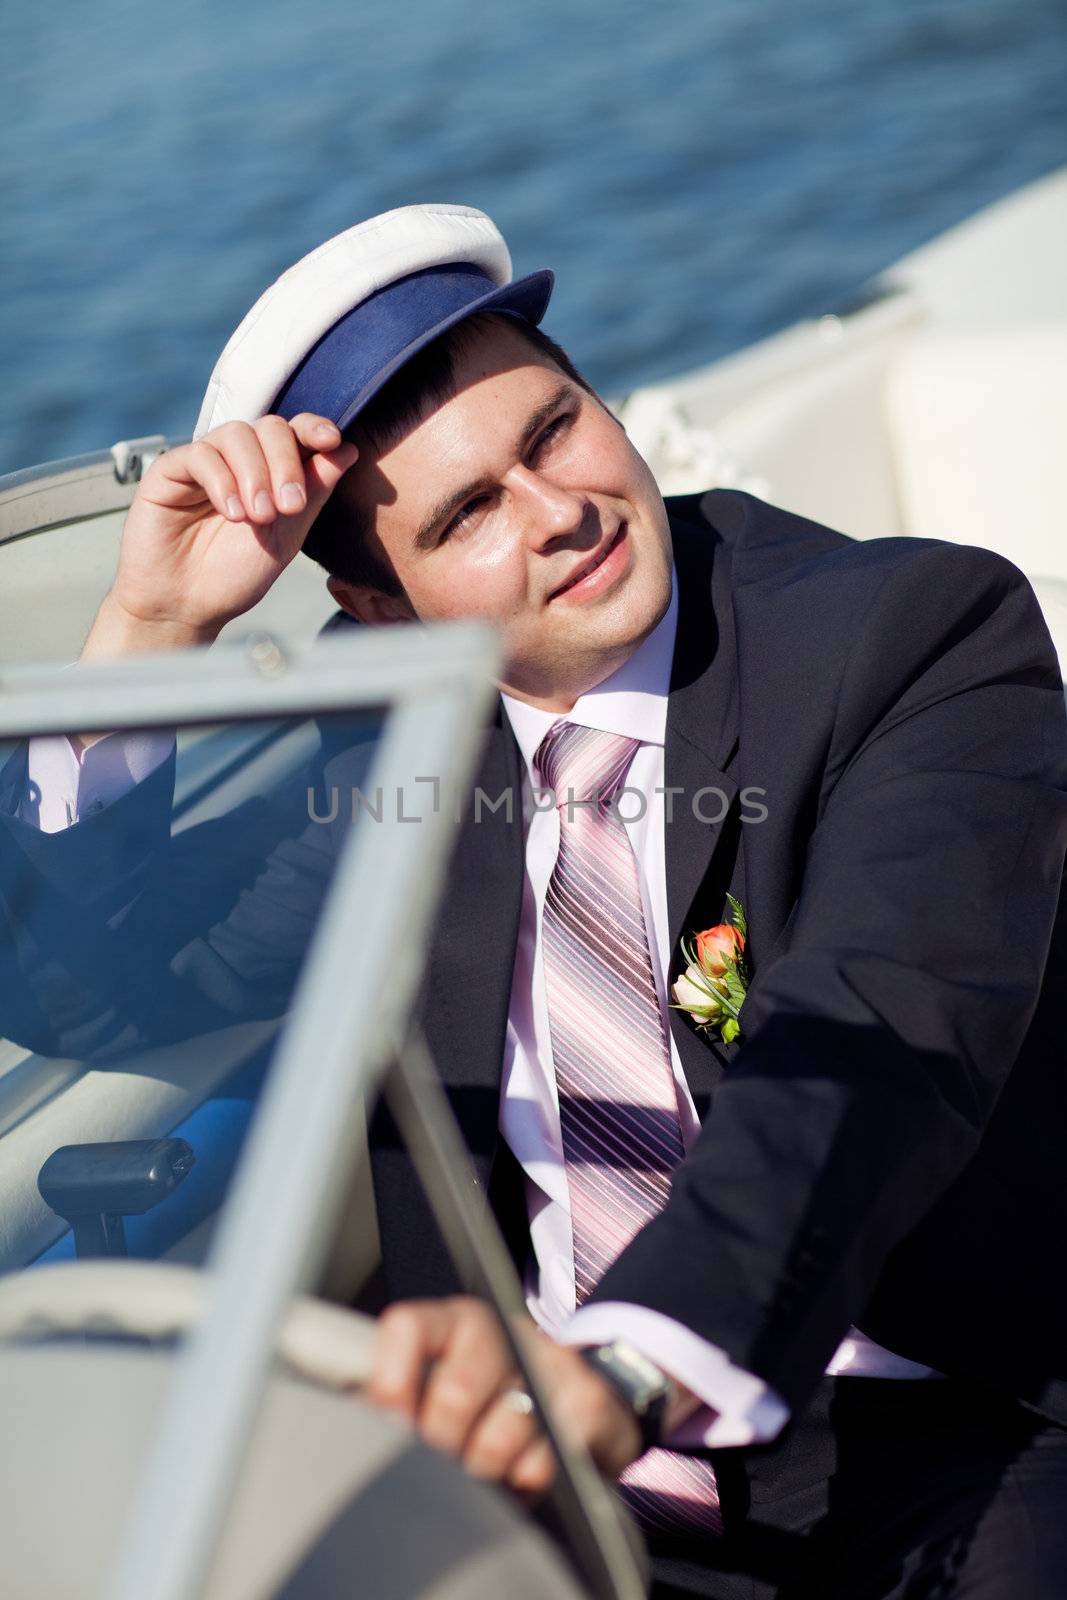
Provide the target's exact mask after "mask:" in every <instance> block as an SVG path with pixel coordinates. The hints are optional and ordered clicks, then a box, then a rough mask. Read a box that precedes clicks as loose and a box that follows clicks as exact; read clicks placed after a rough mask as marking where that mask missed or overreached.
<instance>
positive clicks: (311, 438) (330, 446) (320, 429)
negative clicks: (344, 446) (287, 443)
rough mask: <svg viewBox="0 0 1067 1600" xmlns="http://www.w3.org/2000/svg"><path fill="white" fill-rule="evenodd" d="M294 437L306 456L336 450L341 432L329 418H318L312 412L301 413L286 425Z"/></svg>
mask: <svg viewBox="0 0 1067 1600" xmlns="http://www.w3.org/2000/svg"><path fill="white" fill-rule="evenodd" d="M287 426H288V427H290V428H291V429H292V431H293V433H294V434H295V436H296V440H297V443H298V444H299V445H300V447H301V449H302V450H303V451H304V452H305V453H306V454H307V455H316V454H318V453H319V452H327V453H328V452H329V451H331V450H336V449H337V446H338V445H339V444H340V443H341V430H340V428H338V426H337V424H336V423H335V422H331V421H330V419H329V417H320V416H318V415H317V414H316V413H315V412H314V411H301V412H300V413H299V415H297V416H295V417H293V418H292V419H291V421H290V422H289V423H288V424H287Z"/></svg>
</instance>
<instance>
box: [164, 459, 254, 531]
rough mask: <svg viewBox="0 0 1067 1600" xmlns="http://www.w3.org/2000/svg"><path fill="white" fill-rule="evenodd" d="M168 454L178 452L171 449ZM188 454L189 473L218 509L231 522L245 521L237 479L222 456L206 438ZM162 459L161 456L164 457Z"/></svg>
mask: <svg viewBox="0 0 1067 1600" xmlns="http://www.w3.org/2000/svg"><path fill="white" fill-rule="evenodd" d="M167 454H174V455H176V454H177V451H168V452H167ZM186 454H187V471H188V476H189V478H190V479H191V480H192V482H193V483H195V484H198V485H199V487H200V488H201V489H203V491H204V493H205V494H206V495H207V498H208V499H209V500H210V501H211V504H212V505H213V506H214V508H215V510H216V511H217V512H218V513H219V515H220V516H222V517H228V518H229V520H230V521H231V522H240V521H243V520H244V507H243V506H242V504H241V497H240V494H239V493H238V489H237V479H236V478H235V477H234V475H233V473H232V472H231V471H230V469H229V467H228V466H227V464H226V462H225V461H224V460H223V458H222V456H221V455H220V454H219V452H218V451H217V450H216V449H215V447H214V445H212V444H209V442H208V441H207V439H198V440H196V442H195V443H193V444H191V445H189V447H188V450H187V452H186ZM161 459H162V458H161Z"/></svg>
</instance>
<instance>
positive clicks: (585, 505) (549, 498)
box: [511, 466, 593, 547]
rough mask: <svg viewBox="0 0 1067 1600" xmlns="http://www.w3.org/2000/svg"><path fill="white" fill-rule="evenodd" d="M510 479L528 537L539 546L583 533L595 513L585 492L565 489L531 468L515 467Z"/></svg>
mask: <svg viewBox="0 0 1067 1600" xmlns="http://www.w3.org/2000/svg"><path fill="white" fill-rule="evenodd" d="M511 479H512V482H511V491H512V494H513V495H514V496H515V498H516V500H517V501H518V503H519V505H520V508H521V510H522V513H523V515H524V518H525V521H526V527H527V533H528V537H529V539H530V541H531V542H532V543H534V544H536V545H537V546H538V547H540V546H541V545H547V544H550V543H551V542H552V541H553V540H554V539H559V538H566V537H568V536H573V535H574V534H575V533H578V532H580V531H581V529H582V527H583V526H584V524H585V522H586V520H587V519H588V518H589V517H590V516H591V514H592V510H593V507H592V504H591V502H590V500H589V497H588V495H586V494H585V493H584V492H583V491H581V490H575V489H567V488H564V487H563V485H561V484H559V483H555V482H553V480H552V479H551V478H548V477H545V476H544V474H543V473H540V472H535V471H534V470H533V469H532V468H531V467H524V466H517V467H515V468H513V470H512V473H511Z"/></svg>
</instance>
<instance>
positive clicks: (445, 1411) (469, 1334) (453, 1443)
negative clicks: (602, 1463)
mask: <svg viewBox="0 0 1067 1600" xmlns="http://www.w3.org/2000/svg"><path fill="white" fill-rule="evenodd" d="M453 1304H454V1305H455V1306H456V1307H457V1312H456V1316H455V1321H454V1323H453V1326H452V1329H451V1332H450V1333H449V1336H448V1339H447V1341H446V1343H445V1345H444V1348H443V1349H442V1350H441V1353H440V1355H439V1356H438V1358H437V1360H436V1362H435V1363H434V1366H433V1368H432V1370H431V1371H430V1374H429V1376H428V1378H427V1380H426V1387H425V1389H424V1391H423V1395H422V1402H421V1404H420V1406H419V1413H418V1426H419V1432H420V1433H421V1434H422V1436H423V1438H424V1439H425V1440H426V1442H427V1443H428V1444H432V1445H434V1446H435V1447H436V1448H437V1449H438V1450H445V1451H447V1452H448V1453H449V1454H450V1455H460V1454H463V1456H464V1459H466V1449H467V1445H468V1441H469V1439H470V1437H471V1435H472V1432H473V1431H475V1430H476V1429H477V1428H478V1427H479V1426H480V1425H481V1421H482V1420H483V1413H485V1412H486V1410H487V1407H490V1406H491V1405H492V1402H493V1400H494V1398H495V1397H496V1396H498V1395H499V1393H500V1391H501V1389H502V1388H503V1387H504V1386H505V1385H506V1384H507V1383H509V1382H510V1381H511V1380H512V1378H513V1377H514V1371H513V1367H512V1362H511V1354H510V1352H509V1351H508V1349H507V1346H506V1345H505V1343H504V1340H503V1337H502V1335H501V1332H500V1329H499V1328H498V1326H497V1323H496V1318H495V1317H494V1316H493V1314H492V1312H491V1311H489V1309H488V1308H487V1307H486V1306H485V1305H484V1304H482V1303H481V1302H480V1301H477V1300H472V1299H463V1300H459V1301H454V1302H453ZM495 1409H496V1408H495V1407H493V1410H495ZM514 1415H515V1414H514V1412H513V1413H512V1416H514ZM519 1420H520V1421H521V1420H522V1419H519ZM527 1431H528V1430H526V1429H523V1430H521V1437H522V1438H523V1440H524V1441H525V1437H526V1433H527Z"/></svg>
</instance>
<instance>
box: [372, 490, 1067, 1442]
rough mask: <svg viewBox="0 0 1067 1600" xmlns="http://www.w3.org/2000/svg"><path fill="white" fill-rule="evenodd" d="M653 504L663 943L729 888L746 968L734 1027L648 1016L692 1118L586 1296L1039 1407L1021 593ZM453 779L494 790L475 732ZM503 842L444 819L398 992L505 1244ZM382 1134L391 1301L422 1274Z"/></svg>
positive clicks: (714, 501) (1045, 1345)
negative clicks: (624, 1240)
mask: <svg viewBox="0 0 1067 1600" xmlns="http://www.w3.org/2000/svg"><path fill="white" fill-rule="evenodd" d="M668 506H669V509H670V513H671V522H672V528H673V531H674V537H675V552H676V561H677V566H678V573H679V591H680V615H679V625H678V643H677V647H676V653H675V662H674V672H673V681H672V688H671V695H670V702H669V710H668V717H667V734H666V748H665V768H666V776H665V782H666V784H667V785H668V786H676V787H677V788H678V789H680V790H681V791H682V792H681V794H679V795H677V796H676V797H675V800H674V806H673V820H672V821H671V822H670V823H669V824H668V825H667V838H666V872H667V898H668V908H669V918H670V931H671V942H672V948H674V949H675V950H677V949H678V941H679V938H680V936H681V935H682V934H683V933H685V932H686V931H690V930H693V929H697V928H702V927H706V926H708V925H709V924H711V923H714V922H717V921H719V920H721V917H722V915H723V912H724V910H725V893H726V891H727V889H731V890H732V892H733V893H734V894H736V895H737V896H739V898H740V899H741V900H742V902H743V904H744V907H745V910H746V912H747V916H748V925H749V955H750V959H751V962H752V966H753V970H754V978H753V982H752V986H751V989H750V992H749V995H748V998H747V1000H746V1003H745V1009H744V1013H743V1018H742V1027H743V1036H742V1039H741V1040H740V1041H739V1042H738V1043H736V1044H734V1045H732V1046H729V1047H726V1046H722V1045H718V1044H716V1043H714V1042H712V1041H711V1040H709V1039H707V1038H706V1037H705V1036H702V1035H699V1034H697V1032H696V1031H695V1029H694V1028H693V1026H692V1024H691V1023H690V1022H689V1020H688V1018H687V1017H686V1016H685V1015H684V1014H682V1013H680V1012H677V1011H675V1012H672V1026H673V1029H674V1034H675V1039H676V1041H677V1045H678V1049H679V1053H680V1056H681V1060H682V1065H683V1068H684V1071H685V1073H686V1077H687V1079H688V1082H689V1085H690V1088H691V1090H692V1092H693V1095H694V1098H695V1100H696V1104H697V1109H698V1112H699V1113H700V1114H701V1116H702V1118H704V1119H705V1120H704V1126H703V1128H702V1131H701V1134H700V1136H699V1139H698V1140H697V1143H696V1145H695V1147H694V1149H693V1150H692V1151H691V1153H690V1155H689V1157H688V1158H687V1160H686V1161H685V1162H684V1164H683V1165H682V1167H681V1168H679V1170H678V1174H677V1177H676V1179H675V1182H674V1185H673V1190H672V1195H671V1199H670V1201H669V1203H668V1205H667V1207H666V1209H665V1211H664V1212H663V1213H662V1215H661V1216H660V1217H659V1218H657V1219H656V1220H655V1221H654V1222H652V1223H651V1224H649V1226H647V1227H646V1228H645V1229H644V1230H643V1231H642V1233H641V1234H640V1235H639V1236H638V1238H637V1239H636V1240H635V1241H634V1242H633V1244H631V1246H630V1247H629V1248H628V1249H627V1250H626V1251H624V1252H623V1254H622V1256H621V1257H620V1258H619V1260H618V1261H617V1262H616V1263H615V1265H614V1266H613V1267H612V1268H611V1269H610V1270H609V1272H608V1274H607V1276H606V1277H605V1278H604V1280H603V1282H602V1283H601V1285H600V1286H599V1288H598V1289H597V1291H596V1294H595V1296H594V1298H605V1299H609V1300H626V1301H635V1302H637V1303H639V1304H644V1305H648V1306H651V1307H654V1308H655V1309H657V1310H660V1311H662V1312H664V1313H666V1314H667V1315H669V1316H672V1317H675V1318H677V1319H678V1320H679V1321H681V1322H683V1323H685V1324H687V1325H688V1326H689V1327H691V1328H693V1329H695V1330H696V1331H697V1332H698V1333H699V1334H701V1335H702V1336H703V1337H705V1338H707V1339H708V1340H710V1341H712V1342H713V1343H715V1344H717V1345H719V1346H720V1347H721V1348H723V1349H725V1350H726V1351H727V1352H728V1354H729V1355H730V1356H731V1358H732V1359H733V1360H734V1361H735V1362H736V1363H738V1364H739V1365H740V1366H742V1367H744V1368H746V1369H748V1370H750V1371H753V1372H755V1373H758V1374H759V1375H760V1376H761V1377H763V1378H765V1379H766V1380H767V1381H768V1382H769V1383H771V1384H772V1385H773V1386H774V1387H775V1388H776V1389H777V1390H778V1391H779V1392H780V1393H781V1394H782V1395H783V1397H784V1398H785V1399H786V1401H787V1403H789V1404H790V1405H791V1406H792V1407H794V1408H796V1407H799V1406H801V1405H802V1404H803V1403H804V1401H805V1399H806V1397H807V1396H808V1395H809V1394H810V1392H811V1391H812V1389H813V1388H814V1386H815V1384H816V1382H817V1381H818V1378H819V1375H820V1374H821V1373H822V1371H823V1370H824V1367H825V1365H826V1362H827V1361H828V1360H829V1358H830V1356H831V1355H832V1353H833V1351H834V1349H835V1347H836V1345H837V1343H838V1342H839V1340H840V1339H841V1338H842V1337H843V1335H844V1334H845V1332H846V1331H847V1328H848V1326H849V1325H850V1323H856V1324H857V1325H858V1326H860V1327H861V1328H862V1329H863V1330H864V1331H865V1332H867V1333H868V1334H869V1335H870V1336H871V1337H872V1338H874V1339H876V1340H878V1341H879V1342H880V1343H882V1344H885V1345H886V1346H888V1347H889V1348H890V1349H892V1350H894V1351H896V1352H897V1353H899V1354H901V1355H904V1356H908V1357H910V1358H912V1359H914V1360H916V1361H920V1362H924V1363H928V1364H930V1365H932V1366H934V1367H937V1368H939V1369H941V1370H942V1371H944V1372H946V1373H949V1374H959V1375H967V1376H971V1377H974V1378H976V1379H978V1380H979V1381H981V1382H982V1383H985V1384H988V1385H990V1386H992V1387H994V1388H999V1389H1002V1390H1006V1391H1008V1392H1010V1393H1013V1394H1016V1395H1018V1396H1020V1397H1022V1398H1024V1399H1026V1400H1027V1401H1029V1402H1030V1403H1032V1404H1033V1405H1035V1406H1036V1407H1038V1408H1040V1409H1042V1410H1043V1411H1045V1412H1047V1413H1048V1414H1049V1415H1051V1416H1054V1417H1056V1418H1058V1419H1059V1420H1061V1421H1063V1422H1067V1279H1065V1275H1064V1272H1063V1268H1062V1262H1061V1257H1062V1248H1061V1245H1062V1240H1063V1238H1064V1237H1065V1232H1067V1227H1065V1225H1067V1187H1065V1185H1064V1184H1063V1182H1062V1179H1061V1176H1060V1167H1061V1162H1062V1159H1063V1150H1064V1148H1065V1140H1067V981H1065V980H1067V912H1065V909H1064V904H1063V900H1062V883H1063V867H1064V855H1065V850H1067V724H1065V714H1064V700H1063V689H1062V685H1061V680H1060V675H1059V670H1058V666H1057V663H1056V658H1055V654H1054V651H1053V649H1052V645H1051V642H1050V640H1049V637H1048V632H1047V629H1046V627H1045V625H1044V623H1043V621H1042V619H1041V617H1040V614H1039V612H1038V608H1037V605H1036V602H1035V600H1034V597H1033V594H1032V591H1031V590H1030V587H1029V585H1028V584H1027V582H1026V580H1025V579H1024V578H1023V577H1022V575H1021V574H1020V573H1019V572H1018V571H1017V570H1016V569H1015V568H1014V567H1012V566H1011V565H1010V563H1008V562H1006V561H1004V560H1002V559H1001V558H999V557H997V556H995V555H991V554H989V553H987V552H984V551H980V550H976V549H971V548H963V547H959V546H953V545H946V544H943V543H939V542H934V541H930V540H919V539H910V538H907V539H905V538H901V539H886V540H875V541H870V542H864V543H857V542H854V541H852V540H849V539H846V538H845V537H843V536H842V535H840V534H837V533H834V532H832V531H830V530H829V529H826V528H822V527H819V526H817V525H815V524H812V523H810V522H806V521H804V520H802V519H800V518H798V517H795V516H792V515H790V514H788V513H785V512H782V511H778V510H775V509H773V508H772V507H770V506H767V505H764V504H762V503H761V502H759V501H757V500H754V499H753V498H751V497H750V496H747V495H744V494H739V493H734V492H727V491H715V492H712V493H710V494H708V495H705V496H689V497H686V498H684V499H677V500H673V501H669V502H668ZM479 781H480V783H481V785H482V786H483V788H484V789H485V791H486V792H487V793H488V794H490V795H495V794H499V793H500V792H501V791H503V790H504V789H505V788H506V787H507V786H508V785H515V786H517V785H518V784H519V781H520V758H519V754H518V750H517V747H516V745H515V742H514V739H513V738H512V736H511V734H510V731H509V730H508V729H507V727H506V724H505V725H501V723H500V722H499V721H498V723H497V725H496V726H495V727H494V728H493V729H492V730H491V733H490V738H489V744H488V747H487V749H486V753H485V758H484V762H483V767H482V772H481V774H480V780H479ZM705 787H711V788H718V789H719V790H721V791H723V792H724V794H725V795H726V796H727V797H728V798H729V800H730V802H731V805H730V810H729V812H728V814H727V816H726V818H725V819H724V820H723V822H722V823H721V824H720V825H718V826H709V825H707V824H705V823H703V822H701V821H700V820H699V818H698V817H697V816H696V815H695V814H694V808H693V806H692V804H691V797H692V796H693V795H694V794H695V793H696V792H697V791H699V790H700V789H702V788H705ZM746 790H751V791H753V793H752V794H751V795H748V794H746ZM760 790H765V791H766V794H765V795H759V794H757V793H756V791H760ZM746 802H747V804H746ZM757 802H760V803H762V805H763V806H765V807H766V810H767V815H766V818H765V820H762V821H755V820H754V821H748V822H742V821H741V820H740V818H741V816H742V815H749V816H751V815H756V814H758V812H757ZM698 808H699V809H700V810H702V811H703V812H704V814H705V815H715V814H716V812H717V809H721V807H719V806H718V803H717V801H716V799H715V797H713V796H712V797H706V798H704V799H703V800H702V801H700V802H698ZM522 848H523V847H522V837H521V830H520V829H519V828H518V827H515V826H513V827H508V826H507V824H506V822H505V821H504V817H503V812H500V813H497V814H496V815H495V816H492V815H490V814H489V813H488V812H485V813H483V815H482V819H481V822H480V823H479V825H478V826H477V828H475V827H473V826H469V827H468V828H467V830H466V832H465V834H464V836H463V838H462V839H461V841H460V846H459V849H458V851H457V854H456V857H455V859H454V862H453V866H452V871H451V875H450V879H449V885H448V889H447V891H446V895H445V901H444V908H443V912H442V915H441V919H440V923H439V928H438V933H437V937H436V939H435V941H434V944H433V947H432V950H431V955H430V971H429V981H428V983H427V985H426V1003H425V1006H424V1008H423V1025H424V1028H425V1030H426V1033H427V1035H428V1037H429V1040H430V1044H431V1047H432V1050H433V1054H434V1057H435V1059H436V1061H437V1064H438V1068H439V1070H440V1072H441V1074H442V1077H443V1078H444V1081H445V1084H446V1086H447V1088H448V1091H449V1094H450V1097H451V1100H452V1103H453V1106H454V1108H455V1109H456V1111H457V1113H458V1116H459V1119H460V1122H461V1125H462V1127H463V1129H464V1132H465V1134H466V1137H467V1139H468V1142H469V1144H470V1147H471V1151H472V1154H473V1156H474V1160H475V1164H476V1166H477V1168H478V1170H479V1173H480V1176H481V1179H482V1181H483V1182H484V1183H486V1184H488V1185H489V1186H490V1188H491V1192H492V1194H493V1198H494V1202H495V1205H496V1208H497V1210H498V1213H499V1214H500V1215H501V1216H502V1218H503V1219H504V1221H505V1223H506V1224H509V1223H510V1225H511V1236H512V1239H513V1241H514V1243H515V1245H516V1253H519V1251H521V1249H522V1248H524V1247H525V1240H524V1226H523V1205H522V1197H521V1189H520V1186H519V1183H518V1178H517V1174H516V1171H515V1169H514V1166H513V1164H512V1163H511V1162H510V1161H509V1159H508V1157H507V1153H506V1151H504V1150H502V1149H501V1143H500V1140H499V1137H498V1133H497V1122H498V1115H499V1083H500V1071H501V1060H502V1054H503V1045H504V1034H505V1027H506V1021H507V1008H508V998H509V992H510V983H511V971H512V963H513V959H514V950H515V940H516V936H517V929H518V920H519V912H520V904H521V888H522V873H523V853H522ZM1057 908H1059V909H1058V910H1057ZM677 971H678V961H677V959H676V961H675V964H674V966H673V968H672V971H671V974H670V976H671V978H673V977H674V976H675V975H676V973H677ZM1039 999H1040V1003H1039ZM1013 1063H1014V1068H1013ZM1009 1075H1010V1076H1009ZM1005 1085H1007V1087H1006V1088H1005ZM378 1134H379V1139H378V1143H379V1149H378V1153H377V1160H376V1180H377V1193H378V1203H379V1217H380V1224H381V1228H382V1236H383V1240H384V1242H385V1243H384V1249H385V1262H386V1271H387V1275H388V1280H389V1288H390V1290H391V1292H392V1293H394V1294H396V1295H409V1294H425V1293H433V1292H440V1291H444V1290H447V1289H449V1288H451V1287H453V1279H452V1275H451V1271H450V1269H449V1267H448V1264H447V1258H446V1257H445V1254H444V1251H443V1247H438V1246H437V1245H435V1244H432V1243H431V1241H433V1237H434V1229H433V1226H432V1221H431V1219H430V1218H429V1215H428V1213H426V1212H425V1210H424V1208H423V1206H422V1204H421V1202H419V1200H418V1199H417V1197H416V1195H415V1194H414V1193H413V1190H414V1189H415V1185H414V1184H413V1181H412V1174H411V1169H410V1165H409V1162H408V1159H407V1157H406V1155H405V1154H404V1153H403V1151H402V1150H401V1149H400V1148H399V1146H398V1144H397V1143H396V1141H395V1139H394V1138H392V1137H391V1134H390V1130H389V1128H388V1125H387V1121H386V1119H382V1120H381V1124H380V1126H379V1129H378Z"/></svg>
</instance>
